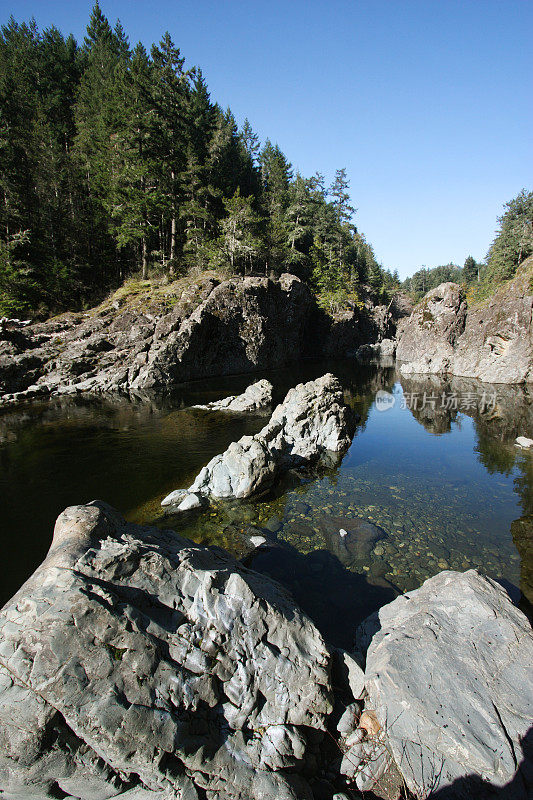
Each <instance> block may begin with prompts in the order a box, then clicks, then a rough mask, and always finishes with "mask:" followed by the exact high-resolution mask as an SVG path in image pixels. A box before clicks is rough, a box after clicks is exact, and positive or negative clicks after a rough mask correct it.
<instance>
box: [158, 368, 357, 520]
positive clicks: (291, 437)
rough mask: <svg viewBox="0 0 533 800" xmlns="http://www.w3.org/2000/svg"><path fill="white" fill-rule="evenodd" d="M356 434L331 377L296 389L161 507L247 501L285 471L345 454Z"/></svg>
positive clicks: (339, 388)
mask: <svg viewBox="0 0 533 800" xmlns="http://www.w3.org/2000/svg"><path fill="white" fill-rule="evenodd" d="M354 429H355V425H354V415H353V413H352V411H351V409H350V408H349V407H348V406H346V405H345V404H344V396H343V391H342V387H341V384H340V383H339V381H338V380H337V379H336V378H335V376H334V375H331V374H330V373H328V374H326V375H324V376H322V377H321V378H317V379H316V380H314V381H308V382H307V383H300V384H298V386H295V387H294V388H293V389H290V391H289V392H288V393H287V396H286V397H285V399H284V401H283V403H280V404H279V406H277V408H276V409H275V410H274V413H273V414H272V417H271V418H270V421H269V422H268V423H267V425H265V427H264V428H263V429H262V430H261V431H259V433H257V434H256V435H255V436H243V437H242V438H241V439H239V441H238V442H232V443H231V444H230V446H229V447H228V449H227V450H226V451H225V452H224V453H221V454H220V455H218V456H215V457H214V458H212V459H211V461H210V462H209V463H208V464H207V465H206V466H205V467H204V468H203V469H202V470H201V471H200V473H199V474H198V476H197V478H196V480H195V481H194V483H193V484H192V485H191V486H190V487H189V488H188V490H186V492H184V491H183V490H181V489H178V490H176V491H175V492H172V493H171V494H170V495H168V496H167V497H166V498H165V499H164V500H163V505H175V504H178V508H179V509H180V510H183V511H184V510H188V508H190V502H191V500H190V498H191V497H196V498H197V499H198V498H201V497H204V498H209V497H216V498H221V497H235V498H238V499H242V498H246V497H250V496H251V495H253V494H257V493H258V492H260V491H264V490H265V489H268V488H269V487H270V486H271V485H272V483H273V482H274V479H275V478H276V476H277V475H278V474H279V473H280V472H282V471H283V470H286V469H289V468H290V467H298V466H301V465H303V464H308V463H310V462H313V461H316V460H317V459H319V458H320V457H322V456H324V455H326V456H327V454H328V453H342V452H344V451H345V450H346V449H347V448H348V447H349V446H350V443H351V440H352V436H353V433H354ZM192 502H194V501H192ZM184 503H186V504H189V505H188V508H185V507H184V505H183V504H184ZM198 503H199V499H198Z"/></svg>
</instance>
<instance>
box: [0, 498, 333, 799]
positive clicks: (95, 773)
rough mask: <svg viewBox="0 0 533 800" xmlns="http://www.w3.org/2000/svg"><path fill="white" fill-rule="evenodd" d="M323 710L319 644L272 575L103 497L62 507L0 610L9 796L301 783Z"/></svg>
mask: <svg viewBox="0 0 533 800" xmlns="http://www.w3.org/2000/svg"><path fill="white" fill-rule="evenodd" d="M330 711H331V702H330V682H329V656H328V652H327V650H326V647H325V645H324V642H323V640H322V638H321V636H320V634H319V633H318V631H317V630H316V628H315V627H314V626H313V624H312V623H311V622H310V620H309V619H308V618H307V617H305V616H304V615H303V614H302V612H300V611H299V609H298V608H297V607H296V606H295V604H294V602H293V601H292V600H291V598H290V596H289V595H288V594H286V593H285V591H284V590H283V589H282V588H281V586H279V585H278V584H276V583H275V582H273V581H272V580H270V579H269V578H266V577H263V576H261V575H258V574H257V573H254V572H251V571H249V570H247V569H246V568H244V567H243V566H242V565H240V564H238V563H237V562H236V561H235V560H234V559H233V558H231V557H230V556H228V555H226V554H224V553H223V552H222V551H214V550H210V549H208V548H205V547H202V546H199V545H196V544H194V543H192V542H190V541H188V540H186V539H183V538H181V537H180V536H178V535H177V534H175V533H173V532H171V531H161V530H159V529H152V528H141V527H139V526H136V525H131V524H126V523H125V522H124V520H123V519H122V518H121V517H120V516H119V515H118V514H117V513H116V512H115V511H113V509H111V508H109V507H108V506H105V505H104V504H101V503H91V504H89V505H87V506H74V507H71V508H68V509H67V510H66V511H65V512H63V514H62V515H61V516H60V517H59V519H58V521H57V524H56V529H55V533H54V540H53V544H52V547H51V549H50V551H49V554H48V556H47V558H46V560H45V561H44V562H43V564H42V565H41V567H39V569H38V570H37V571H36V572H35V573H34V575H33V576H32V577H31V578H30V579H29V580H28V581H27V583H26V584H25V585H24V586H23V587H22V589H21V590H20V591H19V592H18V593H17V595H15V597H14V598H13V599H12V600H11V601H10V602H9V603H8V604H7V605H6V606H5V607H4V608H3V610H2V611H1V612H0V794H1V795H2V796H3V797H4V796H5V797H6V798H12V800H18V799H20V800H31V799H34V800H37V798H45V797H58V796H64V795H63V794H62V792H63V793H66V795H69V796H72V797H75V798H82V800H105V799H106V798H111V797H124V798H129V800H150V798H151V799H152V800H165V799H167V798H168V800H170V798H174V800H196V799H197V798H198V797H206V796H207V798H212V799H213V800H215V798H217V799H219V800H226V799H227V800H267V798H269V799H270V798H279V800H296V798H308V797H309V789H308V787H307V786H306V783H305V781H304V780H302V779H301V778H299V777H298V775H297V774H296V772H297V771H298V770H301V768H302V765H304V764H305V763H306V758H307V754H308V750H309V731H310V729H311V728H314V729H315V732H314V737H315V738H314V746H315V747H316V737H317V735H318V736H319V735H320V734H317V731H320V730H322V729H324V726H325V719H326V717H327V715H328V714H329V713H330ZM197 790H198V791H197ZM204 791H205V792H206V794H204Z"/></svg>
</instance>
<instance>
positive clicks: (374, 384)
mask: <svg viewBox="0 0 533 800" xmlns="http://www.w3.org/2000/svg"><path fill="white" fill-rule="evenodd" d="M326 371H331V372H333V373H334V374H336V375H337V376H338V377H339V378H340V379H341V381H342V383H343V385H344V387H345V390H346V400H347V402H349V403H350V404H351V405H352V406H353V408H354V409H355V410H356V411H357V412H358V414H359V416H360V418H361V421H360V423H359V425H358V428H357V432H356V435H355V437H354V440H353V443H352V445H351V447H350V449H349V451H348V452H347V454H346V455H345V456H344V458H343V459H338V460H337V461H336V462H334V463H330V464H328V465H324V466H322V467H321V468H320V469H318V470H314V471H313V472H306V473H291V474H289V475H288V476H287V477H286V478H285V480H284V482H283V483H282V485H280V486H278V487H277V488H276V490H275V492H273V493H271V494H270V495H269V496H266V497H262V498H260V499H258V500H255V501H253V502H247V503H239V504H228V503H221V504H219V505H217V506H215V507H213V508H210V509H209V510H207V511H205V512H202V513H201V514H200V515H196V516H186V517H184V516H181V517H172V516H168V515H165V514H164V513H163V510H162V509H161V507H160V501H161V498H162V497H163V496H164V495H165V494H167V493H168V492H169V491H170V490H172V489H174V488H178V487H183V486H187V485H189V483H190V482H192V479H193V478H194V476H195V475H196V473H197V472H198V471H199V469H200V467H201V466H202V465H203V464H205V463H206V462H207V461H208V460H209V459H210V458H211V457H212V456H213V455H215V454H217V453H219V452H221V451H222V450H224V449H225V448H226V447H227V445H228V444H229V443H230V442H231V441H233V440H235V439H238V438H239V437H240V436H242V435H243V434H245V433H255V432H256V431H258V430H259V429H260V428H261V427H262V426H263V425H264V424H265V421H266V420H265V418H264V417H261V416H235V415H225V414H221V413H209V412H202V411H199V410H194V409H191V408H190V406H191V405H192V404H194V403H202V402H206V401H209V400H213V399H219V398H221V397H224V396H226V395H228V394H236V393H239V392H240V391H242V390H243V389H244V388H245V387H246V386H247V385H248V383H250V382H251V378H250V376H238V377H233V378H221V379H218V380H211V381H205V382H197V383H194V384H190V385H189V386H187V387H185V388H183V389H180V390H177V391H176V392H174V393H173V394H172V395H168V394H167V395H161V396H150V397H147V396H146V397H143V398H137V399H131V398H128V399H127V398H122V397H114V398H69V399H66V398H61V399H56V400H52V401H50V402H47V403H39V404H32V405H24V406H20V407H11V408H8V409H3V410H2V411H1V412H0V504H1V513H0V537H1V541H2V546H3V554H4V557H3V559H2V561H1V567H0V569H1V581H0V591H1V595H2V596H1V598H0V603H1V602H5V601H6V600H7V599H8V598H9V597H10V596H11V595H12V594H13V592H14V591H16V589H17V588H18V587H19V586H20V585H21V583H22V582H23V581H24V580H25V579H26V578H27V577H28V575H29V574H31V572H32V571H33V569H34V568H35V567H36V566H37V565H38V564H39V563H40V561H41V560H42V558H43V557H44V555H45V553H46V550H47V549H48V546H49V543H50V540H51V535H52V529H53V523H54V520H55V518H56V517H57V515H58V514H59V513H60V512H61V511H62V510H63V508H65V506H67V505H72V504H77V503H85V502H88V501H90V500H93V499H101V500H105V501H107V502H109V503H111V504H112V505H114V506H115V507H116V508H118V509H119V510H120V511H121V512H123V513H124V514H125V515H126V517H127V518H128V519H130V520H134V521H139V522H153V523H155V524H158V525H160V526H168V527H174V528H175V529H177V530H179V532H180V533H183V534H184V535H186V536H188V537H190V538H192V539H194V540H196V541H199V542H204V543H209V544H217V545H220V546H222V547H224V548H226V549H228V550H230V551H231V552H233V553H235V554H236V555H238V556H240V557H243V558H245V559H247V563H251V564H253V566H254V568H257V569H261V570H263V571H265V572H268V573H270V574H272V575H274V577H276V578H278V579H279V580H281V581H282V582H283V583H285V584H286V585H288V586H289V588H290V589H291V591H293V593H294V594H295V596H296V598H297V600H298V601H299V602H301V604H302V605H303V606H304V608H306V610H307V611H308V612H309V613H310V614H311V615H312V616H313V618H314V619H315V620H317V621H318V622H319V623H322V624H323V625H324V627H326V628H329V629H330V631H333V632H332V633H331V636H332V638H333V639H336V640H337V641H338V642H339V643H341V644H347V642H345V641H344V639H343V634H342V631H343V630H344V629H346V627H347V622H356V621H357V620H358V619H359V618H360V617H361V616H362V615H364V614H365V613H367V612H368V611H369V610H371V609H372V608H374V607H376V606H378V605H380V604H381V603H382V602H387V601H388V600H389V599H391V598H392V597H393V596H394V595H395V594H396V593H398V592H402V591H406V590H408V589H411V588H414V587H416V586H418V585H419V584H420V583H421V582H422V581H423V580H424V579H425V578H427V577H429V576H430V575H433V574H435V573H436V572H439V571H440V570H442V569H448V568H449V569H456V570H465V569H468V568H470V567H478V568H480V569H481V570H483V572H485V573H486V574H488V575H490V576H492V577H495V578H498V579H503V580H504V581H507V582H510V583H512V584H514V585H515V586H520V588H521V590H522V593H523V595H524V596H525V597H526V598H529V600H530V601H531V600H533V589H532V587H533V579H532V573H533V553H532V547H533V545H532V538H533V533H532V529H533V516H532V515H533V456H532V455H531V454H530V453H527V452H523V451H520V450H518V448H516V447H515V446H514V439H515V437H516V436H518V435H526V436H530V437H533V396H532V395H531V394H530V393H529V391H528V390H527V389H523V388H519V387H505V386H493V387H490V386H487V385H484V384H479V383H477V382H474V381H465V380H459V379H454V380H453V381H451V382H448V383H443V382H440V381H438V380H425V381H414V380H406V379H404V378H401V376H399V374H398V373H397V372H396V371H395V369H394V367H384V366H380V365H366V366H362V365H359V364H355V363H354V362H346V361H342V362H333V363H332V362H331V361H329V362H323V361H321V362H318V361H317V362H308V363H306V364H304V365H303V366H300V367H299V368H297V369H295V368H291V369H289V370H280V371H276V372H272V373H261V375H262V376H263V375H264V376H265V377H268V378H269V379H270V380H271V381H272V382H273V384H274V387H275V393H276V397H275V399H276V401H278V400H281V399H282V398H283V396H284V394H285V392H286V391H287V389H288V388H290V386H292V385H295V384H296V383H299V382H300V381H302V380H309V379H311V378H314V377H317V376H319V375H322V374H323V373H324V372H326ZM383 391H385V392H387V393H388V395H389V397H388V402H385V403H383V402H379V401H380V399H381V398H382V397H383V395H382V394H379V395H378V403H376V394H377V393H378V392H380V393H382V392H383ZM390 395H392V399H391V397H390ZM443 398H444V399H443ZM415 406H416V407H415ZM383 408H385V410H380V409H383ZM340 530H343V531H346V534H347V535H345V536H343V535H341V534H339V531H340ZM253 535H264V536H266V538H267V539H269V540H270V541H271V542H272V544H273V547H272V548H271V549H270V550H269V551H268V552H264V553H260V554H256V555H255V556H254V555H253V554H251V553H250V550H251V548H250V544H249V542H250V537H251V536H253ZM352 618H353V619H352Z"/></svg>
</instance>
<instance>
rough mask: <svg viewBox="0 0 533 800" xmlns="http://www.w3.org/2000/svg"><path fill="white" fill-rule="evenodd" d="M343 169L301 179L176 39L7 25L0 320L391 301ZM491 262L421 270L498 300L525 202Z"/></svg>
mask: <svg viewBox="0 0 533 800" xmlns="http://www.w3.org/2000/svg"><path fill="white" fill-rule="evenodd" d="M348 190H349V181H348V178H347V175H346V171H345V170H344V169H339V170H337V172H336V174H335V177H334V180H333V182H332V184H331V185H330V186H327V185H326V183H325V180H324V177H323V176H322V175H320V174H319V173H317V174H315V175H314V176H312V177H307V178H306V177H303V176H302V175H300V174H298V173H295V172H294V170H293V168H292V166H291V164H290V163H289V162H288V160H287V158H286V156H285V155H284V153H283V152H282V150H281V149H280V148H279V146H278V145H277V144H273V143H272V142H271V141H269V140H268V139H267V141H266V142H265V143H264V144H261V143H260V142H259V139H258V136H257V135H256V134H255V133H254V131H253V129H252V127H251V125H250V123H249V121H248V120H245V121H244V123H243V125H242V126H240V127H239V126H238V124H237V122H236V120H235V118H234V116H233V114H232V113H231V111H230V110H229V109H227V110H224V109H222V108H221V107H220V106H219V105H218V104H217V103H216V102H213V101H212V100H211V98H210V95H209V91H208V88H207V85H206V82H205V80H204V78H203V75H202V72H201V70H200V69H199V68H196V67H195V68H191V69H187V68H186V66H185V61H184V58H183V57H182V55H181V54H180V51H179V49H178V48H177V47H176V45H175V44H174V43H173V41H172V38H171V36H170V34H169V33H165V34H164V36H163V37H162V39H161V41H160V42H159V44H157V45H153V46H152V48H151V49H150V52H148V51H147V50H146V49H145V48H144V46H143V45H142V44H140V43H139V44H137V45H136V46H135V47H132V46H131V45H130V43H129V41H128V38H127V36H126V33H125V32H124V30H123V29H122V26H121V25H120V23H118V22H117V24H116V25H115V26H114V27H113V26H112V25H111V24H110V23H109V21H108V19H107V18H106V16H105V15H104V13H103V12H102V10H101V8H100V6H99V5H98V3H96V4H95V6H94V8H93V10H92V14H91V17H90V20H89V24H88V27H87V35H86V37H85V40H84V42H83V44H81V45H79V44H78V43H77V42H76V41H75V39H74V38H73V36H71V35H70V36H66V37H65V36H64V35H63V34H62V33H61V32H60V31H59V30H58V29H57V28H55V27H52V28H49V29H47V30H45V31H42V32H41V31H39V30H38V29H37V26H36V24H35V22H34V21H31V22H29V23H18V22H16V21H15V20H14V19H13V18H11V19H10V20H9V22H8V23H7V24H6V25H4V26H3V27H2V28H1V29H0V315H3V314H7V315H18V314H28V315H34V314H38V315H41V316H43V315H46V314H48V313H50V312H53V311H58V310H62V309H65V308H79V307H83V306H84V305H87V304H89V303H91V302H94V301H95V300H97V299H98V298H100V297H102V296H103V295H105V294H106V293H107V292H108V291H109V290H110V289H113V288H115V287H116V286H118V285H119V284H120V283H121V282H122V281H123V280H124V279H125V278H126V277H128V276H129V275H132V274H136V273H139V274H141V275H142V276H143V277H147V276H156V277H157V276H159V277H162V276H166V277H167V278H168V279H172V278H174V277H179V276H182V275H185V274H191V273H192V274H195V273H196V272H198V271H200V270H204V269H215V270H217V271H220V272H227V273H233V274H235V273H236V274H243V273H250V272H256V273H257V272H260V273H261V274H279V273H280V272H282V271H290V272H293V273H295V274H297V275H299V276H300V277H301V278H302V279H304V280H306V281H307V282H308V283H309V284H310V285H311V286H312V287H313V289H314V290H315V291H316V292H317V294H318V295H319V296H320V298H321V300H322V301H323V302H324V303H325V304H326V305H329V307H330V308H335V307H339V306H342V304H343V303H344V302H345V301H346V300H350V301H351V302H352V303H353V302H354V301H355V302H358V301H359V300H360V299H361V298H362V297H363V296H367V295H370V296H372V297H373V299H374V300H377V301H380V300H382V301H387V302H388V300H389V298H390V295H391V293H392V292H393V291H394V290H395V289H397V288H398V287H399V285H400V281H399V278H398V274H397V272H394V273H391V271H390V270H386V269H384V268H383V267H382V266H381V265H380V264H378V262H377V260H376V257H375V255H374V251H373V249H372V247H371V245H370V244H369V243H368V242H367V241H366V240H365V237H364V236H363V235H362V234H361V233H360V232H359V231H358V230H357V227H356V226H355V225H354V222H353V219H354V213H355V209H354V208H353V207H352V206H351V204H350V195H349V191H348ZM499 222H500V228H499V231H498V232H497V235H496V238H495V240H494V242H493V244H492V246H491V248H490V250H489V253H488V255H487V259H486V263H481V262H476V261H475V260H474V259H473V258H472V257H471V256H469V257H468V258H467V259H466V261H465V263H464V265H463V266H462V267H459V266H456V265H453V264H448V265H446V266H440V267H435V268H433V269H425V268H423V269H420V270H418V271H417V272H415V274H414V275H413V276H412V277H411V278H408V279H407V280H406V281H405V282H404V283H403V285H402V288H403V289H404V290H406V291H408V292H409V293H411V294H412V296H413V297H414V298H415V299H417V298H419V297H421V296H422V295H423V294H424V293H425V292H427V291H428V290H429V289H431V288H433V287H434V286H437V285H438V284H439V283H441V282H442V281H445V280H453V281H458V282H461V283H465V284H468V285H470V286H472V287H476V290H477V291H480V292H485V293H487V292H488V291H490V290H492V288H494V286H496V285H497V284H498V283H499V282H501V281H504V280H507V279H508V278H510V277H512V276H513V274H514V272H515V271H516V269H517V266H518V264H519V263H520V261H521V260H523V259H524V258H525V257H526V256H527V255H529V254H530V253H531V252H532V250H533V247H532V238H533V234H532V229H533V193H531V192H526V191H525V190H524V191H522V192H521V194H520V195H518V197H516V198H515V199H514V200H512V201H511V202H509V203H508V204H507V205H506V211H505V213H504V214H503V216H502V217H501V218H500V220H499Z"/></svg>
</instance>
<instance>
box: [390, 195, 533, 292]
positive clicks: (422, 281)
mask: <svg viewBox="0 0 533 800" xmlns="http://www.w3.org/2000/svg"><path fill="white" fill-rule="evenodd" d="M504 208H505V212H504V213H503V214H502V215H501V216H500V217H498V230H497V231H496V235H495V237H494V240H493V242H492V244H491V246H490V248H489V251H488V253H487V255H486V257H485V260H484V261H476V260H475V259H474V258H473V257H472V256H468V257H467V259H466V260H465V262H464V265H463V266H462V267H459V266H458V265H457V264H446V265H444V266H439V267H433V268H431V269H427V268H425V267H423V268H422V269H419V270H417V272H415V273H414V274H413V275H412V276H411V277H410V278H407V279H406V280H405V281H404V282H403V283H402V289H403V290H404V291H406V292H408V293H409V294H410V295H411V296H412V297H413V298H414V299H415V300H420V299H421V298H422V297H423V296H424V295H425V294H426V292H429V291H430V290H431V289H434V288H435V287H437V286H438V285H439V284H441V283H445V282H447V281H453V282H454V283H460V284H464V285H465V286H466V287H467V288H470V289H471V290H472V291H473V292H474V294H477V295H478V296H479V297H486V296H487V295H489V294H492V293H493V292H494V290H495V289H496V288H497V287H498V286H499V285H500V284H501V283H504V282H505V281H507V280H510V279H511V278H513V277H514V276H515V274H516V272H517V270H518V267H519V266H520V264H521V263H522V262H523V261H525V259H526V258H528V256H530V255H531V254H532V253H533V192H528V191H527V190H526V189H522V191H521V192H520V194H518V195H517V197H515V198H513V200H510V201H509V202H508V203H506V204H505V206H504Z"/></svg>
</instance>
